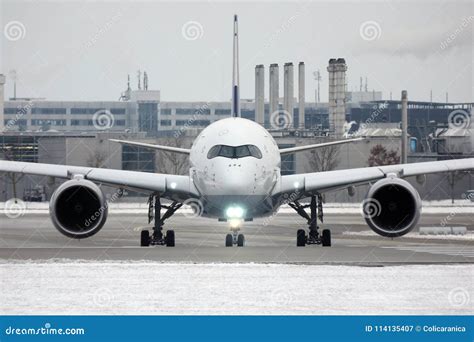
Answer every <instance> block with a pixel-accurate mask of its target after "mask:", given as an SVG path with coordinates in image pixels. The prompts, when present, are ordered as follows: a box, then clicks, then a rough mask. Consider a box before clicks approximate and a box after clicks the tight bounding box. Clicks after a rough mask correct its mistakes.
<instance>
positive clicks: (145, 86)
mask: <svg viewBox="0 0 474 342" xmlns="http://www.w3.org/2000/svg"><path fill="white" fill-rule="evenodd" d="M143 89H145V90H148V74H147V73H146V71H144V72H143Z"/></svg>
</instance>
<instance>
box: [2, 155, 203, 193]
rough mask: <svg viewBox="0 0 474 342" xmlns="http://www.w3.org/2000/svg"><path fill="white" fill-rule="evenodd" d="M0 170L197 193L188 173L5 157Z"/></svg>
mask: <svg viewBox="0 0 474 342" xmlns="http://www.w3.org/2000/svg"><path fill="white" fill-rule="evenodd" d="M0 172H14V173H21V174H29V175H37V176H47V177H55V178H63V179H72V178H74V177H75V176H78V175H81V176H83V177H84V179H88V180H90V181H92V182H94V183H100V184H105V185H110V186H113V187H117V188H125V189H133V190H137V191H141V192H144V193H152V192H160V193H161V194H162V196H163V197H165V198H170V199H174V198H189V197H194V196H196V195H197V192H196V191H195V190H194V186H193V183H192V182H191V180H190V178H189V177H188V176H178V175H167V174H158V173H149V172H139V171H125V170H113V169H100V168H93V167H81V166H68V165H54V164H41V163H25V162H17V161H6V160H0Z"/></svg>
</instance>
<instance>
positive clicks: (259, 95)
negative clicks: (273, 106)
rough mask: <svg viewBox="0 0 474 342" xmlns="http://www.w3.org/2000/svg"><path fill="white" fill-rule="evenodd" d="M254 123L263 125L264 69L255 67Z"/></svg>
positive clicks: (258, 66) (260, 66)
mask: <svg viewBox="0 0 474 342" xmlns="http://www.w3.org/2000/svg"><path fill="white" fill-rule="evenodd" d="M255 121H256V122H258V123H259V124H260V125H262V126H263V125H264V124H265V68H264V66H263V65H257V66H255Z"/></svg>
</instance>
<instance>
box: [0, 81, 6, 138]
mask: <svg viewBox="0 0 474 342" xmlns="http://www.w3.org/2000/svg"><path fill="white" fill-rule="evenodd" d="M4 84H5V76H4V75H2V74H0V133H3V131H4V130H5V116H4V114H3V113H4V95H5V94H4Z"/></svg>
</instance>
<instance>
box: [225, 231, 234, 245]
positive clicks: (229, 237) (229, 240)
mask: <svg viewBox="0 0 474 342" xmlns="http://www.w3.org/2000/svg"><path fill="white" fill-rule="evenodd" d="M232 245H233V240H232V234H227V235H226V236H225V246H226V247H232Z"/></svg>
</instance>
